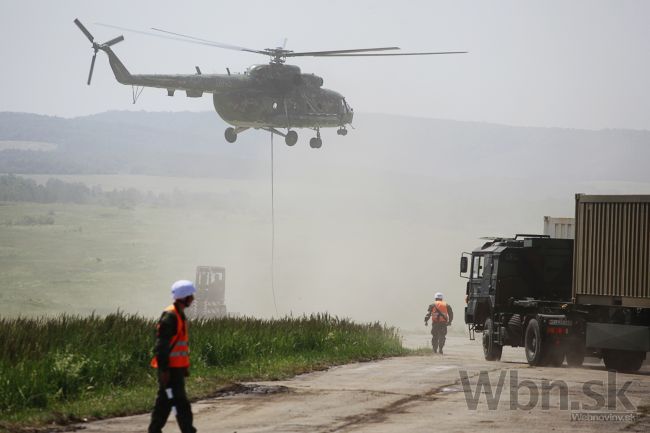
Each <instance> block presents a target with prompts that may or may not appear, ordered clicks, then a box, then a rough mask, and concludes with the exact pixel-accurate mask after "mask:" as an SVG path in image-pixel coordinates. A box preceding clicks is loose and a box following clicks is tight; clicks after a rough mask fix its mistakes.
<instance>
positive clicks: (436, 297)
mask: <svg viewBox="0 0 650 433" xmlns="http://www.w3.org/2000/svg"><path fill="white" fill-rule="evenodd" d="M443 298H444V295H443V294H442V293H440V292H438V293H436V296H435V297H434V299H435V300H436V301H437V300H438V299H440V300H441V301H442V299H443Z"/></svg>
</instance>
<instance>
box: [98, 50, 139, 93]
mask: <svg viewBox="0 0 650 433" xmlns="http://www.w3.org/2000/svg"><path fill="white" fill-rule="evenodd" d="M102 51H104V52H105V53H106V54H107V55H108V62H109V64H110V65H111V69H112V70H113V75H115V79H116V80H117V81H118V82H119V83H121V84H135V83H134V80H133V75H131V73H130V72H129V70H128V69H126V66H124V63H122V61H121V60H120V59H119V58H118V57H117V54H115V53H114V52H113V50H111V48H110V47H105V48H102Z"/></svg>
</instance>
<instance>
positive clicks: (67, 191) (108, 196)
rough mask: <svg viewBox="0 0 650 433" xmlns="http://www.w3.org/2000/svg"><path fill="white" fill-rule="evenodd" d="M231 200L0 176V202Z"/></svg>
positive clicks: (129, 204) (199, 202) (208, 203)
mask: <svg viewBox="0 0 650 433" xmlns="http://www.w3.org/2000/svg"><path fill="white" fill-rule="evenodd" d="M232 199H233V198H232V197H229V196H226V195H220V194H187V193H182V192H179V191H174V192H172V193H170V194H165V193H159V194H154V193H153V192H151V191H148V192H142V191H140V190H137V189H135V188H125V189H120V190H117V189H114V190H111V191H104V190H103V189H102V187H101V186H98V185H95V186H92V187H89V186H87V185H85V184H83V183H81V182H65V181H62V180H60V179H55V178H50V179H48V181H47V182H46V183H45V184H39V183H37V182H36V181H34V180H33V179H29V178H24V177H21V176H16V175H14V174H8V175H0V202H29V203H74V204H95V205H106V206H118V207H134V206H136V205H152V206H161V207H165V206H208V207H211V208H215V207H217V208H225V207H227V206H232V205H233V204H234V203H232Z"/></svg>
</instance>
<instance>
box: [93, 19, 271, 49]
mask: <svg viewBox="0 0 650 433" xmlns="http://www.w3.org/2000/svg"><path fill="white" fill-rule="evenodd" d="M95 24H96V25H98V26H102V27H108V28H111V29H117V30H122V31H124V32H130V33H137V34H140V35H145V36H153V37H156V38H162V39H169V40H172V41H179V42H189V43H194V44H199V45H207V46H210V47H218V48H226V49H236V50H239V51H245V50H247V51H251V52H254V53H260V54H266V53H265V52H263V51H261V52H260V51H255V50H248V49H240V48H239V47H236V48H232V47H234V46H230V47H226V46H222V45H221V44H217V43H216V42H211V41H207V40H206V41H202V40H188V39H186V38H184V37H174V36H170V35H163V34H159V33H153V32H146V31H144V30H137V29H130V28H128V27H122V26H114V25H112V24H104V23H95Z"/></svg>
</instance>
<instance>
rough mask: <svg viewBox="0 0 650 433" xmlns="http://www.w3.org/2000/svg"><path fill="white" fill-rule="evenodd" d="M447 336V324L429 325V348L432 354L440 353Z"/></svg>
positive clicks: (434, 323) (435, 323) (436, 323)
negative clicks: (431, 348)
mask: <svg viewBox="0 0 650 433" xmlns="http://www.w3.org/2000/svg"><path fill="white" fill-rule="evenodd" d="M446 335H447V322H433V323H432V324H431V346H432V347H433V351H434V352H438V351H440V352H442V347H443V346H444V345H445V340H446V339H445V336H446Z"/></svg>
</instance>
